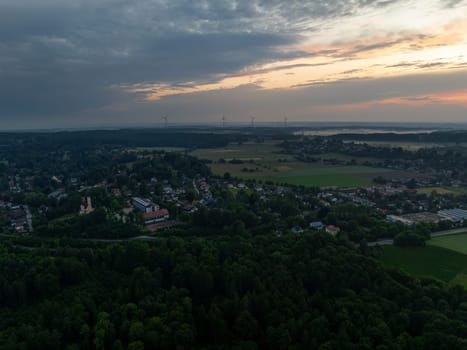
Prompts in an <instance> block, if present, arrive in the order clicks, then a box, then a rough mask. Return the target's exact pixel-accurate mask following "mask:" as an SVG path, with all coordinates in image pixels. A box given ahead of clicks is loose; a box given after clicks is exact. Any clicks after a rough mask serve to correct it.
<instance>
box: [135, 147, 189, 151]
mask: <svg viewBox="0 0 467 350" xmlns="http://www.w3.org/2000/svg"><path fill="white" fill-rule="evenodd" d="M184 150H185V149H184V148H183V147H135V148H133V149H132V151H133V152H152V151H165V152H183V151H184Z"/></svg>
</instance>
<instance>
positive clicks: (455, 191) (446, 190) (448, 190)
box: [417, 187, 467, 195]
mask: <svg viewBox="0 0 467 350" xmlns="http://www.w3.org/2000/svg"><path fill="white" fill-rule="evenodd" d="M431 192H437V193H439V194H452V195H462V194H467V188H465V187H423V188H419V189H417V193H422V194H425V193H431Z"/></svg>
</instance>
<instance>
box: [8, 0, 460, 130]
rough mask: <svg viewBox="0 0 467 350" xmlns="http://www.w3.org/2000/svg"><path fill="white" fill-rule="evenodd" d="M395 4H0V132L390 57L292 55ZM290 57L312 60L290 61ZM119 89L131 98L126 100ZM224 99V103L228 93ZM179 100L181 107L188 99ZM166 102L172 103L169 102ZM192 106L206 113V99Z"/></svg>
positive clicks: (355, 0)
mask: <svg viewBox="0 0 467 350" xmlns="http://www.w3.org/2000/svg"><path fill="white" fill-rule="evenodd" d="M398 2H400V0H394V1H388V0H324V1H300V0H290V1H287V2H284V1H282V0H251V1H246V0H245V1H242V0H204V1H191V0H138V1H128V0H99V1H95V0H41V1H36V0H21V1H2V2H0V106H1V109H0V125H9V124H10V123H13V122H15V120H17V119H16V117H18V118H21V120H22V121H24V123H25V124H31V125H32V123H36V124H37V125H42V124H43V125H45V123H46V122H48V123H52V122H53V123H55V122H59V121H62V123H64V124H66V123H79V122H80V121H81V120H83V121H85V120H102V121H103V122H107V121H111V120H112V118H113V116H114V115H123V114H122V113H123V111H125V112H126V113H127V114H131V115H135V114H138V113H141V114H140V116H141V118H143V117H144V116H146V117H147V116H148V115H150V113H154V109H170V110H173V109H174V108H175V107H173V106H171V105H170V104H168V101H172V99H171V98H169V97H164V99H163V101H160V102H157V103H155V102H154V103H152V104H149V103H143V102H142V99H143V98H144V96H147V94H148V91H153V90H155V89H156V90H157V89H161V88H165V89H168V90H170V89H173V90H174V91H176V90H177V89H185V90H187V91H190V92H192V91H196V87H198V86H203V85H209V84H216V83H219V82H222V81H223V79H225V78H227V77H230V78H232V79H238V83H236V85H235V86H238V87H240V90H241V91H244V89H245V86H249V88H251V87H252V86H254V88H253V91H258V90H260V89H258V85H260V84H261V82H262V79H263V78H264V75H266V74H273V73H274V72H277V73H280V74H283V75H284V76H288V77H290V78H291V77H299V76H300V75H301V74H302V73H303V71H304V70H311V69H315V68H316V69H319V70H321V69H322V70H323V71H324V70H325V68H326V67H327V66H328V65H329V64H330V63H331V61H328V60H322V58H325V59H342V58H344V59H347V58H349V57H350V56H352V55H353V56H358V55H366V54H368V53H371V52H373V53H374V52H379V50H382V49H384V48H392V49H394V48H396V49H397V48H398V47H399V46H398V45H399V43H403V44H404V45H405V43H406V41H407V42H408V41H410V42H413V40H412V39H409V37H407V38H403V36H401V37H402V39H401V38H399V37H391V36H384V35H383V36H381V38H382V39H381V40H373V41H371V40H354V41H351V42H343V43H342V45H341V46H339V45H334V44H335V43H328V45H323V47H321V48H320V47H317V46H316V45H314V46H313V45H312V46H313V50H304V49H303V47H305V46H306V45H305V44H304V42H305V41H307V40H308V39H309V38H314V37H320V36H322V35H323V33H325V31H326V30H327V29H328V27H330V26H334V25H335V23H338V22H339V21H341V20H342V21H344V20H346V19H349V18H352V17H353V16H365V15H366V14H367V13H369V12H371V11H373V10H375V11H376V10H378V11H381V9H386V8H389V7H391V6H392V5H394V4H397V3H398ZM449 6H460V2H456V3H454V1H451V2H450V5H449ZM357 34H358V33H357ZM357 34H356V35H357ZM323 37H324V39H325V35H323ZM419 39H420V40H421V38H419ZM440 42H441V40H440V41H439V42H436V43H434V44H433V45H437V44H439V43H440ZM346 50H347V51H346ZM342 55H343V56H342ZM301 58H307V59H310V58H316V59H317V60H320V61H319V62H318V61H313V62H296V61H295V60H298V59H301ZM427 68H428V67H427ZM358 69H360V68H358ZM358 69H357V68H353V67H352V68H351V69H346V71H349V72H358ZM349 72H347V74H349ZM362 74H363V73H362ZM249 77H252V78H251V80H248V79H250V78H249ZM241 78H244V79H245V80H243V81H240V80H241ZM330 78H332V77H330ZM356 78H358V77H356ZM360 78H361V77H360ZM124 88H130V90H131V88H132V92H131V93H130V92H128V89H124ZM225 90H226V92H230V93H233V94H234V95H233V96H235V92H236V91H237V90H235V89H231V88H226V89H225ZM280 91H282V93H284V92H283V90H280ZM216 93H217V92H216V91H212V94H213V95H209V96H217V95H216ZM218 93H219V94H223V92H218ZM295 93H297V92H296V91H295V92H294V94H295ZM271 94H272V92H271ZM294 94H292V95H291V98H292V100H294V97H293V96H296V95H294ZM253 95H254V96H259V95H258V93H255V94H253ZM285 95H287V94H285ZM199 96H200V95H196V94H195V95H194V98H198V97H199ZM206 96H207V95H206ZM261 96H275V95H268V94H265V95H261ZM183 98H187V99H188V100H190V99H191V97H189V96H188V94H186V95H184V96H183ZM174 99H175V100H177V103H180V101H181V97H180V96H178V97H175V96H174ZM260 100H261V101H262V102H263V103H265V101H264V100H262V99H261V98H260ZM204 102H205V103H206V105H205V106H204V108H205V109H206V110H209V108H210V107H209V104H211V103H212V101H211V102H209V101H204ZM169 105H170V106H171V107H170V108H169V107H167V106H169ZM182 105H183V104H182ZM199 108H201V106H200V107H199ZM151 109H153V110H151ZM181 110H182V109H180V111H181ZM189 112H190V111H189V110H188V109H187V110H186V113H189ZM200 114H202V113H200ZM86 118H87V119H86ZM122 118H123V116H122ZM2 123H3V124H2Z"/></svg>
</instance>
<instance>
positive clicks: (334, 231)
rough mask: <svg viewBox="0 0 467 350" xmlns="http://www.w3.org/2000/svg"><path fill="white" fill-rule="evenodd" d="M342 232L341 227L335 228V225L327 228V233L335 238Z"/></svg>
mask: <svg viewBox="0 0 467 350" xmlns="http://www.w3.org/2000/svg"><path fill="white" fill-rule="evenodd" d="M340 230H341V229H340V228H339V227H337V226H334V225H328V226H326V232H327V233H329V234H331V235H333V236H335V235H337V234H338V233H339V232H340Z"/></svg>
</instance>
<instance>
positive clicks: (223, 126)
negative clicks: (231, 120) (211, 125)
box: [222, 114, 227, 128]
mask: <svg viewBox="0 0 467 350" xmlns="http://www.w3.org/2000/svg"><path fill="white" fill-rule="evenodd" d="M226 121H227V119H226V118H225V115H224V114H222V128H225V122H226Z"/></svg>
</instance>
